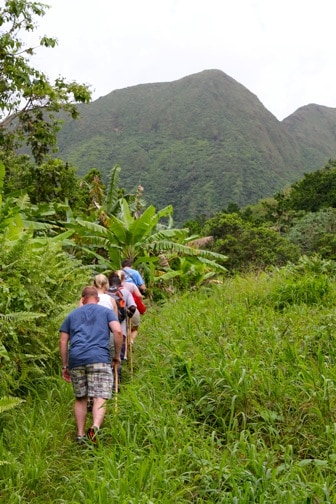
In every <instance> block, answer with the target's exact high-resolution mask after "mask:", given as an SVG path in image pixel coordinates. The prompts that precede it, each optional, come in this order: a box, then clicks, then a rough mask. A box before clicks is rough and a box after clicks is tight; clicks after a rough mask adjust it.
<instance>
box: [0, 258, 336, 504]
mask: <svg viewBox="0 0 336 504" xmlns="http://www.w3.org/2000/svg"><path fill="white" fill-rule="evenodd" d="M334 275H335V269H334V267H333V266H332V264H328V263H326V262H323V261H320V260H319V261H317V260H315V261H312V260H304V261H302V262H300V264H299V265H298V266H296V267H294V266H291V267H286V268H282V269H281V270H278V271H276V270H275V271H273V272H272V273H269V274H261V275H258V276H256V275H249V276H245V277H238V276H237V277H235V278H232V279H230V280H227V281H226V282H225V284H223V285H219V286H212V287H208V288H206V289H203V290H201V291H198V292H197V293H194V294H190V293H189V294H187V295H184V296H182V297H179V296H178V297H176V298H175V297H174V298H173V299H171V301H170V302H169V303H167V304H166V305H165V306H164V307H162V308H160V310H159V311H157V310H156V309H154V308H151V309H150V310H149V311H148V312H147V313H146V315H145V316H144V318H143V324H142V330H141V334H140V335H139V338H138V340H137V342H136V347H135V351H134V375H133V379H131V378H130V375H129V374H128V373H127V372H126V371H127V369H125V374H124V376H125V382H124V383H123V384H122V386H123V388H122V391H121V393H120V394H119V396H118V403H117V411H116V410H115V399H112V400H111V403H110V405H109V411H108V414H107V418H106V423H105V427H104V429H103V430H102V433H101V438H100V445H99V447H98V448H97V449H91V447H90V446H88V447H77V446H76V445H74V439H75V430H74V421H73V416H72V402H73V398H72V391H71V387H70V386H69V385H68V384H66V383H65V382H62V381H61V379H60V377H59V376H57V375H51V376H49V377H44V378H41V379H40V380H39V381H38V382H36V384H35V387H34V390H32V391H31V393H30V394H29V395H28V396H27V397H26V398H25V399H26V402H25V403H23V404H22V405H20V406H19V407H17V408H16V411H15V414H12V412H11V411H8V412H4V413H3V414H2V415H1V417H0V418H1V431H2V442H1V448H0V450H1V452H0V459H1V460H5V461H6V464H5V465H3V466H1V474H2V478H1V484H0V494H1V497H2V500H3V501H6V500H7V501H9V500H10V501H11V502H13V503H14V504H15V503H18V502H21V503H24V502H27V503H28V502H29V503H32V504H38V503H42V502H51V501H52V502H59V503H66V502H76V503H78V504H79V503H83V504H84V503H87V502H95V503H101V504H103V503H105V502H113V501H116V502H117V501H118V502H125V503H143V504H145V503H146V504H147V503H148V502H153V503H167V504H168V503H171V502H179V503H191V502H198V503H202V502H213V503H224V502H225V503H230V502H231V503H234V502H244V503H245V502H246V503H251V504H252V503H254V502H277V503H283V504H288V503H289V504H291V503H293V504H297V503H303V502H316V503H322V502H329V503H332V502H333V495H334V493H335V490H336V489H335V442H334V438H335V431H334V423H335V415H334V411H335V401H336V396H335V379H336V375H335V369H336V366H335V364H336V362H335V350H334V341H333V334H334V332H335V325H336V320H335V315H334V308H333V307H334V305H335V295H336V290H335V281H334V278H335V277H334ZM303 285H305V287H304V288H303ZM321 285H324V288H323V289H321V287H320V286H321ZM308 287H309V288H308ZM306 293H310V294H311V296H310V298H309V299H307V298H306V297H305V294H306ZM191 328H192V330H191ZM12 411H13V410H12Z"/></svg>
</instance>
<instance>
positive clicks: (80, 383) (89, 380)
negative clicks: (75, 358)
mask: <svg viewBox="0 0 336 504" xmlns="http://www.w3.org/2000/svg"><path fill="white" fill-rule="evenodd" d="M69 372H70V376H71V381H72V386H73V390H74V393H75V396H76V397H77V398H80V397H101V398H103V399H110V398H111V396H112V387H113V373H112V368H111V364H105V363H97V364H87V365H86V366H78V367H75V368H73V369H70V370H69Z"/></svg>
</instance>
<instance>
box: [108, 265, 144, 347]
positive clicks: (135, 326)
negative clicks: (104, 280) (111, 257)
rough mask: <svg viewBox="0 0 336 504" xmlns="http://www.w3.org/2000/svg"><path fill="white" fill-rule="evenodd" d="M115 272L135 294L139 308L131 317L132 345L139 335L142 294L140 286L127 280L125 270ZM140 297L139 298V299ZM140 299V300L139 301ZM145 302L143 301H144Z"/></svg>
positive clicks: (134, 297)
mask: <svg viewBox="0 0 336 504" xmlns="http://www.w3.org/2000/svg"><path fill="white" fill-rule="evenodd" d="M115 274H116V275H118V277H119V278H120V280H121V286H122V287H123V288H125V289H127V290H128V291H129V292H130V293H131V294H132V296H133V299H134V301H135V304H136V306H137V309H136V310H135V312H134V315H133V317H132V318H131V345H133V343H134V341H135V338H136V337H137V335H138V330H139V325H140V318H141V317H140V312H139V310H138V302H141V303H142V294H141V292H140V290H139V289H138V287H137V286H136V285H135V284H134V283H133V282H126V281H125V272H124V270H117V271H115ZM137 298H138V299H137ZM139 300H140V301H139ZM142 304H143V303H142ZM143 313H144V312H143Z"/></svg>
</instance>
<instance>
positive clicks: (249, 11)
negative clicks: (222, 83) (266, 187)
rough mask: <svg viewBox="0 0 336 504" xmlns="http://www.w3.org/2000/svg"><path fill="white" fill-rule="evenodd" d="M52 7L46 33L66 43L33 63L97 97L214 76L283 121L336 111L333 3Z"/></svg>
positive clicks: (152, 2) (60, 1) (267, 0)
mask: <svg viewBox="0 0 336 504" xmlns="http://www.w3.org/2000/svg"><path fill="white" fill-rule="evenodd" d="M45 1H46V2H47V3H48V4H49V5H50V6H51V8H50V9H49V11H48V12H47V14H46V16H45V17H44V18H43V19H41V20H40V22H39V33H40V34H41V35H44V34H47V35H49V36H51V35H54V36H56V37H57V38H58V41H59V45H58V47H57V48H56V49H52V50H48V51H46V50H44V51H41V52H40V54H39V56H38V57H37V59H36V63H35V64H36V65H37V66H39V68H41V69H43V70H44V71H46V72H47V73H48V74H49V75H50V76H51V77H56V76H58V75H62V76H64V77H67V78H68V79H75V80H77V81H79V82H85V83H89V84H91V85H92V87H93V89H95V93H94V98H97V97H98V96H102V95H105V94H107V93H109V92H110V91H112V90H114V89H118V88H124V87H128V86H133V85H137V84H142V83H148V82H163V81H172V80H175V79H179V78H182V77H184V76H186V75H189V74H192V73H197V72H200V71H202V70H205V69H209V68H217V69H219V70H222V71H224V72H225V73H227V74H228V75H230V76H231V77H233V78H234V79H236V80H237V81H238V82H240V83H241V84H243V85H244V86H246V87H247V88H248V89H249V90H250V91H251V92H253V93H254V94H256V95H257V96H258V98H259V99H260V100H261V102H262V103H263V104H264V105H265V106H266V108H267V109H268V110H269V111H270V112H272V113H273V114H274V115H276V116H277V117H278V118H279V119H282V118H284V117H285V116H287V115H289V114H291V113H292V112H294V111H295V110H296V109H297V108H299V107H301V106H303V105H306V104H307V103H312V102H313V103H319V104H321V105H326V106H330V107H336V94H335V92H334V85H333V81H334V78H335V73H336V70H335V68H336V65H335V60H336V45H335V43H334V40H333V39H334V27H333V24H334V0H320V1H319V2H318V3H317V2H313V1H311V0H282V1H281V2H279V1H278V2H275V1H274V0H273V1H272V0H207V1H204V0H142V1H139V0H123V2H114V1H111V0H96V1H95V2H92V0H71V1H69V0H45Z"/></svg>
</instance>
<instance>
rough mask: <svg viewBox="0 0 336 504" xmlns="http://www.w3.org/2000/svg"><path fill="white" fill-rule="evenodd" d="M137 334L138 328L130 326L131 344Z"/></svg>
mask: <svg viewBox="0 0 336 504" xmlns="http://www.w3.org/2000/svg"><path fill="white" fill-rule="evenodd" d="M137 336H138V328H137V327H132V328H131V343H132V345H133V343H134V341H135V338H136V337H137Z"/></svg>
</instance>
